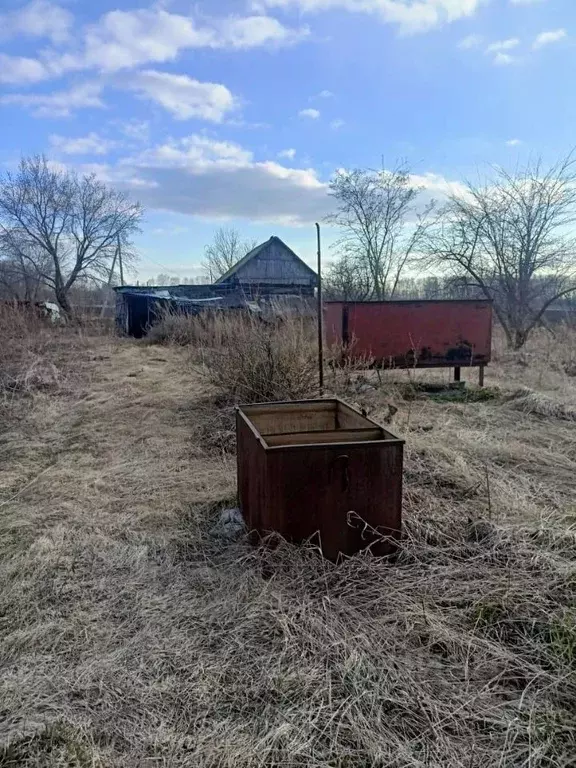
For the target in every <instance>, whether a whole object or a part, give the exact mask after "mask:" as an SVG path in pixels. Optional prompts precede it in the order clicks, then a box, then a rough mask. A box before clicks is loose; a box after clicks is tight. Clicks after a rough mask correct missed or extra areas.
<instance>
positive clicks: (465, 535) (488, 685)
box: [0, 331, 576, 768]
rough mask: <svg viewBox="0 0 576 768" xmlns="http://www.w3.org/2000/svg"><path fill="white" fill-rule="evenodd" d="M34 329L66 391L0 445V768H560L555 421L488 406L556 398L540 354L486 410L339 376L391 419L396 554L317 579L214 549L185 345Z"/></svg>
mask: <svg viewBox="0 0 576 768" xmlns="http://www.w3.org/2000/svg"><path fill="white" fill-rule="evenodd" d="M50 333H51V334H52V341H51V343H52V344H53V345H54V346H55V347H58V348H59V350H60V351H59V353H58V354H59V356H60V357H59V358H58V359H61V363H60V366H59V370H61V371H63V373H62V376H63V377H66V376H67V375H68V373H67V372H68V371H70V370H71V369H72V370H75V369H77V368H79V369H80V371H79V373H80V377H79V378H77V379H75V380H74V381H75V386H74V387H68V388H67V389H66V391H62V390H58V392H55V391H54V390H51V389H45V388H44V389H43V388H40V389H36V390H34V391H33V392H32V391H30V392H29V393H28V394H23V395H19V396H18V397H24V398H25V402H26V418H21V419H20V420H19V422H10V423H9V424H8V426H7V427H6V428H4V430H3V431H1V432H0V489H1V491H0V493H1V497H0V499H1V500H0V551H1V552H2V559H1V560H0V659H2V665H3V667H2V676H1V679H0V701H1V702H2V704H1V710H0V711H1V716H0V766H27V767H30V768H31V767H32V766H35V767H37V766H50V767H52V766H58V767H59V768H64V767H66V768H71V767H72V766H74V767H75V768H78V767H81V768H84V767H87V766H91V767H94V766H106V767H107V766H114V767H116V766H117V767H118V768H120V767H122V768H131V767H136V766H138V767H140V766H148V765H150V766H163V767H166V768H168V767H170V768H183V767H184V766H194V768H196V766H198V768H216V766H218V767H220V766H222V767H228V766H229V767H230V768H232V766H234V768H236V767H238V766H242V767H244V766H246V767H247V768H252V767H254V768H256V766H259V767H261V766H318V767H320V766H322V768H328V767H329V766H330V768H367V767H368V766H375V767H380V766H382V767H383V766H390V767H394V768H400V767H401V766H402V768H404V767H410V768H412V767H414V768H416V766H418V767H422V768H424V766H426V767H432V766H434V767H435V768H457V767H460V766H462V767H464V766H466V767H467V768H475V767H476V766H478V767H481V768H485V767H486V766H502V768H504V767H508V766H524V767H525V768H540V767H542V768H552V767H560V766H570V765H573V764H574V754H575V753H576V725H575V718H574V701H575V700H576V614H575V610H574V605H575V600H574V598H575V596H576V567H575V559H574V558H575V555H576V506H575V482H576V481H575V479H574V478H575V477H576V441H575V439H574V423H573V422H571V421H569V420H568V419H566V418H563V417H562V418H560V417H559V416H561V415H562V414H560V412H559V411H557V410H555V409H548V410H546V412H545V413H542V412H539V411H535V410H534V409H529V408H522V409H521V410H517V409H516V407H515V404H517V402H518V398H516V400H514V399H509V395H510V394H511V393H512V392H514V391H515V390H517V389H518V388H519V387H522V386H524V387H529V388H530V390H532V391H533V392H536V393H538V395H539V396H540V397H545V398H547V399H549V400H550V401H552V402H553V403H555V404H557V405H558V407H560V406H562V407H565V408H568V407H571V406H572V405H573V404H574V399H575V398H576V391H575V382H574V378H573V377H570V376H569V375H568V374H567V373H566V372H565V371H564V370H563V368H562V367H561V366H560V365H559V366H558V368H557V369H556V367H552V366H550V365H549V362H545V364H544V365H541V364H540V363H539V360H540V358H541V357H543V353H542V354H541V353H540V352H539V351H538V349H537V346H538V344H540V343H541V340H540V339H538V338H537V339H535V342H534V346H533V347H532V350H529V352H528V353H526V354H527V355H534V357H530V358H529V359H527V360H523V361H521V362H520V364H519V363H518V360H521V358H520V357H514V356H508V355H507V353H506V354H505V353H501V354H500V353H499V355H500V356H499V359H498V360H497V361H496V363H495V365H494V366H492V367H491V368H489V371H488V373H489V377H488V384H489V385H490V386H491V387H492V390H490V391H491V392H492V393H493V397H491V398H490V399H485V400H482V399H476V398H474V397H472V398H467V399H464V398H462V399H460V400H452V401H450V400H443V399H442V398H441V397H438V396H437V395H430V396H427V395H425V394H424V393H419V394H417V396H415V397H412V398H411V399H406V398H405V397H403V394H404V393H403V388H402V386H399V384H400V385H405V384H406V382H408V384H409V385H411V386H412V385H413V384H414V382H415V381H419V380H420V379H421V378H422V375H421V374H420V372H417V373H414V372H410V374H408V373H405V372H404V373H402V372H390V373H387V374H384V375H383V377H382V386H379V387H378V388H375V387H374V386H373V381H372V377H371V376H367V377H366V381H363V382H360V384H357V385H356V386H355V389H354V391H353V392H351V393H350V399H352V400H356V401H357V402H359V404H363V405H365V406H367V407H369V408H370V409H371V410H372V412H373V413H374V414H375V415H377V414H378V413H380V412H383V411H384V410H386V409H387V408H388V406H389V404H390V403H394V405H395V406H396V407H397V408H398V412H397V413H396V415H395V426H396V428H397V429H398V430H400V431H402V432H404V433H405V436H406V438H407V455H406V473H405V485H406V494H405V502H404V508H405V523H406V538H405V540H404V542H403V545H402V550H401V552H400V555H399V557H398V558H397V560H396V561H394V562H385V561H377V560H373V559H370V558H369V557H362V556H359V557H355V558H352V559H350V560H348V561H346V562H345V563H343V564H342V565H340V566H335V565H333V564H330V563H327V562H324V561H323V560H321V559H320V558H319V557H318V556H317V554H316V552H315V551H314V550H313V549H311V548H306V547H304V548H297V547H293V546H291V545H289V544H285V545H282V546H280V547H279V548H278V549H277V550H275V551H274V552H266V551H258V550H252V549H250V548H249V547H248V545H247V544H246V543H245V541H244V539H243V538H242V537H240V538H239V539H237V540H232V541H230V540H229V539H227V538H226V537H224V536H222V535H220V534H219V528H218V518H219V513H220V510H221V509H222V508H223V507H227V506H230V505H232V504H233V500H234V495H235V461H234V456H233V454H231V453H229V452H227V451H226V450H224V449H223V448H222V446H221V445H219V444H213V443H211V442H210V440H209V439H207V435H206V434H200V433H199V432H198V420H197V415H198V410H199V409H201V408H202V409H204V410H206V409H207V408H208V406H207V405H206V404H205V403H206V396H207V394H208V393H207V387H206V382H205V379H204V377H202V376H198V375H197V374H194V372H193V371H191V370H190V366H189V364H188V362H187V353H186V351H185V350H182V349H181V348H177V347H171V346H168V347H151V346H146V345H143V344H137V343H134V342H132V341H117V342H115V341H113V340H111V339H107V338H97V337H94V338H90V337H86V336H84V337H83V338H82V339H81V340H80V341H76V342H74V344H70V345H69V341H68V337H66V336H64V337H63V336H58V333H59V332H58V331H50ZM75 338H76V337H75ZM63 339H64V341H63ZM574 343H575V341H574V339H573V338H572V340H570V341H568V340H567V339H565V340H564V342H563V346H564V347H567V346H569V344H574ZM546 349H547V348H546ZM54 354H55V353H54ZM558 354H559V355H560V357H561V356H562V354H561V352H560V351H559V353H558ZM503 355H504V356H503ZM55 357H58V356H57V355H56V354H55ZM66 359H68V363H67V365H66V364H64V361H65V360H66ZM526 363H527V364H526ZM428 376H429V374H428ZM437 376H438V380H441V379H442V378H443V376H444V374H443V373H441V372H440V373H439V374H437ZM357 378H358V377H356V378H354V377H351V379H350V382H353V381H357ZM347 386H348V385H347ZM208 389H210V388H208ZM12 406H13V407H16V404H15V402H13V403H12ZM1 429H2V427H1V425H0V430H1ZM263 570H264V571H265V572H266V573H268V574H271V576H270V578H268V579H264V578H263V577H262V573H263Z"/></svg>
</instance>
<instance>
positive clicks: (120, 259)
mask: <svg viewBox="0 0 576 768" xmlns="http://www.w3.org/2000/svg"><path fill="white" fill-rule="evenodd" d="M117 253H118V263H119V265H120V285H124V266H123V264H122V245H121V243H120V235H118V249H117Z"/></svg>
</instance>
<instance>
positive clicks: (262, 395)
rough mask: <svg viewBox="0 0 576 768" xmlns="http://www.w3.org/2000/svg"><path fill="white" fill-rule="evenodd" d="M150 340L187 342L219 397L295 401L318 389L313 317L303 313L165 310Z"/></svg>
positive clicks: (151, 333)
mask: <svg viewBox="0 0 576 768" xmlns="http://www.w3.org/2000/svg"><path fill="white" fill-rule="evenodd" d="M148 341H149V342H150V343H164V344H166V343H172V344H181V345H190V349H191V353H192V357H193V362H194V364H195V368H196V371H197V372H198V373H199V374H200V375H202V376H204V377H205V378H206V379H207V380H208V381H209V382H210V384H211V385H212V387H213V388H214V389H215V390H216V391H217V392H218V394H219V395H220V400H221V401H222V398H224V400H227V401H228V402H230V403H240V402H243V403H253V402H264V401H269V400H297V399H301V398H306V397H309V396H311V395H314V394H316V393H317V389H318V362H317V360H318V358H317V352H316V349H317V347H316V342H315V328H314V321H313V318H311V317H309V316H307V315H306V314H302V313H301V312H292V311H290V310H285V311H284V312H280V313H274V314H272V313H262V314H249V313H246V312H243V311H238V312H213V313H210V314H203V315H198V316H187V315H183V314H175V313H166V314H165V315H164V316H163V317H162V318H161V320H160V322H159V323H157V324H156V325H154V326H153V327H152V328H151V330H150V333H149V335H148Z"/></svg>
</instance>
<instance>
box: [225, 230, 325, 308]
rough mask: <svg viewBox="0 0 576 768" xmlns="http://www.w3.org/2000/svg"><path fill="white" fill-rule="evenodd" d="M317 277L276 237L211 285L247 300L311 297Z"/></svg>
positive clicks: (250, 253)
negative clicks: (277, 297) (254, 297)
mask: <svg viewBox="0 0 576 768" xmlns="http://www.w3.org/2000/svg"><path fill="white" fill-rule="evenodd" d="M317 281H318V278H317V275H316V272H314V270H313V269H312V268H311V267H309V266H308V264H306V263H305V262H304V261H302V259H301V258H300V257H299V256H297V255H296V254H295V253H294V251H293V250H292V249H291V248H289V247H288V246H287V245H286V243H284V242H283V241H282V240H281V239H280V238H279V237H276V236H272V237H271V238H270V239H269V240H267V241H266V242H265V243H261V244H260V245H257V246H256V248H253V249H252V250H251V251H250V252H249V253H247V254H246V256H244V258H243V259H240V261H239V262H238V263H237V264H234V266H233V267H231V268H230V269H229V270H228V272H226V274H224V275H222V277H220V278H218V280H216V281H215V282H214V286H215V287H216V288H220V287H222V288H224V287H226V288H229V289H235V290H238V291H241V292H242V293H244V294H246V295H250V296H258V295H261V296H271V295H284V296H286V295H297V296H313V295H314V289H315V288H316V285H317Z"/></svg>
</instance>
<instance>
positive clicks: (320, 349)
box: [316, 224, 324, 397]
mask: <svg viewBox="0 0 576 768" xmlns="http://www.w3.org/2000/svg"><path fill="white" fill-rule="evenodd" d="M316 234H317V237H318V387H319V389H320V397H322V396H323V395H324V327H323V325H324V323H323V320H324V318H323V316H322V246H321V241H320V224H316Z"/></svg>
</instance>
